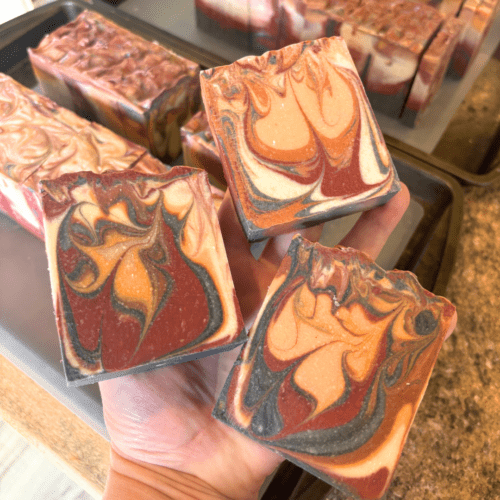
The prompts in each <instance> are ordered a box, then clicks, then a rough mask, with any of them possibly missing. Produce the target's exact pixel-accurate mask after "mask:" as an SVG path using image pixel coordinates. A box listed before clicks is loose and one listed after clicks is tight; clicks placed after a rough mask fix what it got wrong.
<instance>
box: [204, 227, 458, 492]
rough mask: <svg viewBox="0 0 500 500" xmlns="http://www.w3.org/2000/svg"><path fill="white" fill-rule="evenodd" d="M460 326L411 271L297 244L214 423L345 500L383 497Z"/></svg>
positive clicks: (446, 305)
mask: <svg viewBox="0 0 500 500" xmlns="http://www.w3.org/2000/svg"><path fill="white" fill-rule="evenodd" d="M455 322H456V312H455V308H454V306H453V305H452V304H451V303H450V302H449V301H448V300H447V299H445V298H443V297H437V296H435V295H433V294H432V293H430V292H428V291H426V290H425V289H423V288H422V287H421V286H420V284H419V283H418V281H417V279H416V277H415V276H414V275H413V274H412V273H410V272H408V271H389V272H386V271H384V270H383V269H382V268H380V267H379V266H377V265H376V264H375V263H374V262H373V261H372V260H371V259H370V258H369V257H368V256H367V255H365V254H364V253H362V252H359V251H357V250H354V249H352V248H344V247H335V248H327V247H323V246H321V245H319V244H317V243H316V244H313V243H310V242H308V241H307V240H305V239H303V238H302V237H300V236H296V237H295V238H294V239H293V240H292V243H291V245H290V248H289V249H288V253H287V255H286V256H285V258H284V259H283V261H282V263H281V266H280V268H279V269H278V272H277V273H276V276H275V277H274V280H273V282H272V283H271V285H270V287H269V290H268V293H267V295H266V298H265V299H264V303H263V305H262V307H261V309H260V311H259V313H258V315H257V318H256V320H255V322H254V324H253V326H252V329H251V330H250V333H249V341H248V343H247V344H246V345H245V347H244V349H243V350H242V352H241V354H240V357H239V358H238V360H237V361H236V363H235V364H234V367H233V369H232V371H231V373H230V375H229V377H228V379H227V381H226V384H225V386H224V389H223V391H222V393H221V396H220V398H219V401H218V402H217V404H216V407H215V409H214V416H215V417H216V418H218V419H220V420H221V421H223V422H225V423H226V424H228V425H229V426H231V427H233V428H235V429H237V430H238V431H240V432H242V433H243V434H245V435H247V436H248V437H250V438H252V439H254V440H256V441H258V442H259V443H261V444H263V445H265V446H268V447H270V448H271V449H273V450H274V451H277V452H278V453H280V454H282V455H283V456H285V457H286V458H287V459H289V460H291V461H292V462H295V463H297V464H298V465H300V466H301V467H303V468H304V469H306V470H308V471H309V472H311V473H312V474H315V475H316V476H318V477H320V478H321V479H323V480H324V481H327V482H328V483H330V484H332V485H334V486H336V487H338V488H340V489H342V490H343V491H344V492H346V493H347V494H348V496H349V498H352V497H355V498H360V499H363V500H375V499H379V498H381V497H383V495H384V494H385V493H386V491H387V489H388V487H389V485H390V483H391V480H392V477H393V475H394V471H395V468H396V465H397V463H398V460H399V457H400V455H401V452H402V449H403V446H404V443H405V440H406V437H407V435H408V432H409V430H410V426H411V424H412V422H413V419H414V417H415V414H416V411H417V409H418V406H419V404H420V402H421V400H422V397H423V395H424V392H425V389H426V387H427V384H428V381H429V378H430V375H431V372H432V369H433V366H434V364H435V362H436V359H437V356H438V353H439V350H440V348H441V345H442V343H443V341H444V339H445V337H446V335H447V334H449V333H450V332H451V330H452V329H453V328H454V325H455Z"/></svg>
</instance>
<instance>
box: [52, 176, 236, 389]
mask: <svg viewBox="0 0 500 500" xmlns="http://www.w3.org/2000/svg"><path fill="white" fill-rule="evenodd" d="M42 187H43V191H42V202H43V212H44V225H45V245H46V249H47V255H48V261H49V272H50V282H51V287H52V295H53V302H54V308H55V312H56V323H57V328H58V331H59V337H60V341H61V346H62V352H63V363H64V368H65V373H66V379H67V382H68V385H83V384H88V383H93V382H96V381H98V380H103V379H106V378H110V377H116V376H118V375H122V374H125V373H133V372H137V371H143V370H149V369H151V368H153V367H160V366H165V365H169V364H173V363H179V362H183V361H188V360H192V359H196V358H200V357H203V356H207V355H209V354H213V353H216V352H219V351H222V350H228V349H232V348H233V347H234V346H236V345H238V344H241V343H242V342H244V341H245V340H246V332H245V329H244V326H243V320H242V317H241V313H240V310H239V305H238V302H237V300H236V295H235V291H234V286H233V282H232V278H231V273H230V270H229V264H228V262H227V257H226V253H225V248H224V243H223V241H222V236H221V233H220V228H219V223H218V219H217V213H216V210H215V207H214V204H213V202H212V197H211V193H210V188H209V184H208V178H207V174H206V173H205V172H203V171H200V170H195V169H191V168H189V167H173V168H172V169H171V170H170V171H169V172H168V173H166V174H163V175H158V176H150V175H143V174H140V173H137V172H132V171H126V172H112V173H108V174H104V175H96V174H93V173H91V172H83V173H78V174H69V175H64V176H62V177H59V178H58V179H56V180H52V181H43V182H42Z"/></svg>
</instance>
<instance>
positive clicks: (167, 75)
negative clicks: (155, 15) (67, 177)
mask: <svg viewBox="0 0 500 500" xmlns="http://www.w3.org/2000/svg"><path fill="white" fill-rule="evenodd" d="M28 54H29V58H30V61H31V64H32V66H33V71H34V73H35V75H36V77H37V78H38V80H39V81H40V85H41V87H42V90H43V92H44V93H45V94H46V95H47V96H48V97H50V98H52V99H53V100H54V101H56V102H58V103H59V104H60V105H63V106H66V107H68V108H70V109H74V110H76V111H77V112H78V113H80V114H82V115H84V116H86V117H88V118H89V119H91V120H94V121H96V122H99V123H101V124H103V125H104V126H106V127H108V128H109V129H111V130H113V131H115V132H117V133H118V134H121V135H122V136H124V137H126V138H127V139H130V140H131V141H133V142H135V143H138V144H141V145H143V146H144V147H146V148H148V149H149V150H150V151H151V153H152V154H153V155H155V156H157V157H158V158H160V159H161V160H163V161H165V162H167V163H168V162H170V161H171V160H172V159H175V158H176V157H177V156H178V155H179V154H180V151H181V143H180V132H179V129H180V126H181V125H182V124H183V123H184V122H185V121H187V120H188V119H189V118H190V116H191V115H192V114H193V113H194V112H196V110H197V109H198V107H199V66H198V64H196V63H194V62H192V61H189V60H188V59H185V58H183V57H180V56H179V55H177V54H175V53H173V52H171V51H170V50H168V49H166V48H164V47H162V46H161V45H159V44H158V43H155V42H150V41H148V40H145V39H144V38H142V37H140V36H138V35H136V34H134V33H132V32H130V31H128V30H126V29H124V28H122V27H121V26H118V25H117V24H115V23H113V22H111V21H109V20H108V19H106V18H104V17H103V16H101V15H100V14H98V13H96V12H93V11H90V10H88V11H83V12H82V13H81V14H80V15H79V16H78V17H77V18H76V19H75V20H74V21H72V22H70V23H68V24H66V25H64V26H61V27H60V28H58V29H56V30H55V31H53V32H51V33H49V34H48V35H46V36H45V37H44V38H43V39H42V41H41V42H40V44H39V45H38V47H36V48H34V49H28Z"/></svg>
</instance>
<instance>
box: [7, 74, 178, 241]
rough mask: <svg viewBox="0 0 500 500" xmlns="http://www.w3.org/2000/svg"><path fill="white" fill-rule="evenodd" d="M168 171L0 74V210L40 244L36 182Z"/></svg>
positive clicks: (120, 139)
mask: <svg viewBox="0 0 500 500" xmlns="http://www.w3.org/2000/svg"><path fill="white" fill-rule="evenodd" d="M168 168H169V167H167V166H166V165H164V164H163V163H162V162H160V161H159V160H157V159H156V158H153V157H152V156H151V155H150V154H148V153H147V151H146V150H145V149H144V148H142V147H141V146H138V145H136V144H133V143H131V142H130V141H127V140H126V139H124V138H123V137H120V136H118V135H117V134H115V133H113V132H111V131H110V130H108V129H106V128H104V127H102V126H101V125H98V124H97V123H91V122H88V121H87V120H84V119H83V118H80V117H79V116H77V115H75V114H74V113H73V112H71V111H68V110H66V109H64V108H62V107H60V106H58V105H57V104H56V103H54V102H53V101H51V100H50V99H47V98H46V97H42V96H41V95H39V94H38V93H36V92H34V91H32V90H30V89H28V88H26V87H24V86H23V85H21V84H19V83H17V82H16V81H15V80H13V79H12V78H10V77H9V76H7V75H3V74H0V210H2V211H3V212H5V213H6V214H7V215H9V216H10V217H11V218H13V219H14V220H16V221H17V222H18V223H19V224H21V225H22V226H24V227H25V228H26V229H28V230H29V231H31V232H32V233H33V234H34V235H35V236H37V237H38V238H40V239H42V240H43V221H42V210H41V200H40V196H39V194H40V193H39V186H38V184H39V182H40V181H41V180H44V179H45V180H47V179H56V178H57V177H59V176H60V175H63V174H68V173H71V172H80V171H91V172H95V173H104V172H107V171H120V170H127V169H134V170H136V171H140V172H142V173H150V174H162V173H164V172H166V171H167V170H168Z"/></svg>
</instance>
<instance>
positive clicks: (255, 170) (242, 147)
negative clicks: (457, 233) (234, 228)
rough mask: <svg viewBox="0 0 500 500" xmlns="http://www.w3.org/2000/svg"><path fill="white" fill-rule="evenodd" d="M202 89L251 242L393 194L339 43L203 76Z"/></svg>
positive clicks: (377, 138) (383, 153) (382, 149)
mask: <svg viewBox="0 0 500 500" xmlns="http://www.w3.org/2000/svg"><path fill="white" fill-rule="evenodd" d="M201 86H202V95H203V99H204V102H205V107H206V110H207V115H208V120H209V123H210V128H211V130H212V133H213V136H214V139H215V141H216V143H217V145H218V148H219V153H220V155H221V160H222V164H223V167H224V173H225V176H226V180H227V182H228V186H229V188H230V190H231V194H232V196H233V199H234V201H235V205H236V207H237V210H238V215H239V217H240V220H241V221H242V224H243V227H244V229H245V231H246V233H247V237H248V238H249V239H251V240H255V239H260V238H263V237H266V236H272V235H274V234H277V233H279V232H284V231H287V230H291V229H293V228H297V227H300V226H301V225H305V224H311V223H317V222H320V221H323V220H328V219H331V218H335V217H339V216H341V215H345V214H346V213H351V212H355V211H360V210H365V209H367V208H371V207H373V206H375V205H377V204H381V203H384V202H385V201H387V200H388V199H389V198H390V197H391V196H393V195H394V194H395V193H396V192H397V191H398V190H399V184H398V180H397V175H396V173H395V170H394V166H393V164H392V160H391V158H390V155H389V153H388V151H387V148H386V146H385V143H384V140H383V138H382V134H381V133H380V130H379V128H378V125H377V124H376V121H375V118H374V116H373V113H372V111H371V108H370V106H369V103H368V101H367V99H366V96H365V94H364V91H363V88H362V85H361V82H360V80H359V77H358V75H357V73H356V69H355V67H354V65H353V63H352V59H351V58H350V56H349V53H348V51H347V48H346V46H345V44H344V42H343V41H342V40H341V39H339V38H329V39H321V40H316V41H314V42H303V43H299V44H296V45H291V46H288V47H286V48H284V49H282V50H280V51H271V52H268V53H266V54H264V55H263V56H260V57H246V58H243V59H241V60H239V61H237V62H235V63H234V64H232V65H230V66H223V67H219V68H215V69H211V70H207V71H204V72H202V77H201Z"/></svg>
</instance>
